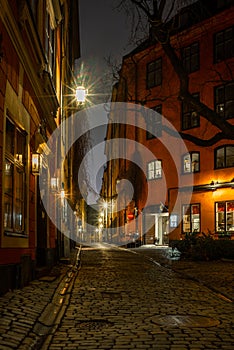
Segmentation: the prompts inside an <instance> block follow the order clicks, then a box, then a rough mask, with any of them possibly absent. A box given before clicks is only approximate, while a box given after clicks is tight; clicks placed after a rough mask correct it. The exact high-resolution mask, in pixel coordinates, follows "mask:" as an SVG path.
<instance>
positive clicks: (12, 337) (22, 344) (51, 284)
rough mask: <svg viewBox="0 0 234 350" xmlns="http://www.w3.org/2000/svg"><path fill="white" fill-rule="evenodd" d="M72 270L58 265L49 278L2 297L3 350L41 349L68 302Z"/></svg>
mask: <svg viewBox="0 0 234 350" xmlns="http://www.w3.org/2000/svg"><path fill="white" fill-rule="evenodd" d="M73 270H74V267H73V265H63V264H58V265H57V266H55V267H54V268H53V269H52V270H51V273H50V274H49V275H48V276H44V277H42V278H40V279H38V280H35V281H33V282H31V283H30V284H29V285H28V286H26V287H24V288H22V289H17V290H13V291H9V292H8V293H6V294H5V295H3V296H1V297H0V350H9V349H17V350H29V349H30V350H34V349H40V344H41V343H42V342H43V341H44V338H45V337H46V336H47V334H48V332H49V331H50V329H51V327H52V325H53V324H54V322H55V319H56V317H57V315H58V314H59V312H60V310H61V308H62V307H63V304H64V303H65V301H64V297H65V291H66V290H67V289H68V286H69V283H70V280H71V274H72V273H73Z"/></svg>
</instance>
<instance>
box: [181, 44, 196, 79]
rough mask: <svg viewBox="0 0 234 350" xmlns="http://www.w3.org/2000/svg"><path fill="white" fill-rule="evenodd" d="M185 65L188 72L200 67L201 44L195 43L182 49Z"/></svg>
mask: <svg viewBox="0 0 234 350" xmlns="http://www.w3.org/2000/svg"><path fill="white" fill-rule="evenodd" d="M182 60H183V65H184V68H185V70H186V72H187V73H192V72H195V71H197V70H198V69H199V64H200V63H199V61H200V60H199V44H198V43H194V44H192V45H190V46H187V47H185V48H183V49H182Z"/></svg>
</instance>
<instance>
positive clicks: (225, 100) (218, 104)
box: [214, 81, 234, 120]
mask: <svg viewBox="0 0 234 350" xmlns="http://www.w3.org/2000/svg"><path fill="white" fill-rule="evenodd" d="M231 86H233V91H234V81H231V82H229V83H228V84H224V85H219V86H216V87H215V88H214V110H215V111H216V113H217V114H218V115H219V116H220V118H223V119H224V120H228V119H232V118H234V97H233V98H231V96H233V95H232V94H231V93H229V91H228V90H227V89H228V88H230V87H231ZM230 89H231V88H230ZM219 90H220V95H221V96H223V99H220V100H219V98H218V96H217V95H218V91H219ZM222 90H223V91H222ZM228 95H229V96H230V98H228ZM228 104H231V106H233V114H232V113H231V116H227V112H228V108H227V105H228ZM221 106H222V108H223V111H221ZM219 108H220V111H221V112H219V110H218V109H219ZM231 111H232V109H231Z"/></svg>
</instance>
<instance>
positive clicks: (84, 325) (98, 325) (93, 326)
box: [76, 319, 113, 331]
mask: <svg viewBox="0 0 234 350" xmlns="http://www.w3.org/2000/svg"><path fill="white" fill-rule="evenodd" d="M112 325H113V323H112V322H110V321H107V320H99V319H98V320H90V321H79V323H77V325H76V327H77V328H78V329H85V330H88V331H91V330H100V329H103V328H105V327H110V326H112Z"/></svg>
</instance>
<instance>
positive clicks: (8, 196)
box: [3, 119, 26, 233]
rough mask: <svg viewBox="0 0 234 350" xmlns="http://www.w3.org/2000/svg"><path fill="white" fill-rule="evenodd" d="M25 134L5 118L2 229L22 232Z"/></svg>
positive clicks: (7, 231)
mask: <svg viewBox="0 0 234 350" xmlns="http://www.w3.org/2000/svg"><path fill="white" fill-rule="evenodd" d="M25 151H26V134H25V133H24V132H23V131H22V130H20V129H18V128H17V127H16V126H15V124H14V123H12V122H11V121H10V120H9V119H6V138H5V163H4V213H3V215H4V220H3V222H4V230H5V232H6V233H23V232H24V219H25V206H26V203H25V201H26V197H25V154H26V153H25Z"/></svg>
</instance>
